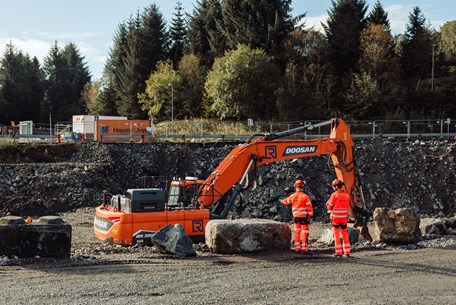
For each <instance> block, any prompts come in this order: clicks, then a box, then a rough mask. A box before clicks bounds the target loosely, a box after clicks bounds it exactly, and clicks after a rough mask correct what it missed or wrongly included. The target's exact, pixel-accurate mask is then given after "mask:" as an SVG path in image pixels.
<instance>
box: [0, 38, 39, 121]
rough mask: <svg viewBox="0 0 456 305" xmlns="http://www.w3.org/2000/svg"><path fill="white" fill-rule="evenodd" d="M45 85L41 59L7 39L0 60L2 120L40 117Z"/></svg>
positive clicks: (0, 116) (36, 118)
mask: <svg viewBox="0 0 456 305" xmlns="http://www.w3.org/2000/svg"><path fill="white" fill-rule="evenodd" d="M43 86H44V84H43V76H42V73H41V70H40V65H39V63H38V60H37V59H36V58H33V59H32V58H30V57H29V56H28V55H24V53H22V52H21V51H18V50H17V49H16V47H15V46H14V45H13V44H12V43H11V42H10V43H8V44H7V46H6V49H5V51H4V53H3V56H2V58H1V60H0V123H7V124H8V125H9V124H10V122H11V121H15V122H16V123H17V122H18V121H21V120H38V119H39V113H40V103H41V101H42V99H43V95H44V91H43V90H44V89H43Z"/></svg>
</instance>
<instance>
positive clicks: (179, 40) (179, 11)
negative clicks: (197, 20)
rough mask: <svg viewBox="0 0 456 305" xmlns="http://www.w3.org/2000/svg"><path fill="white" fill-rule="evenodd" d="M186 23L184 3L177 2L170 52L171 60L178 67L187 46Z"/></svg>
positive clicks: (172, 25)
mask: <svg viewBox="0 0 456 305" xmlns="http://www.w3.org/2000/svg"><path fill="white" fill-rule="evenodd" d="M185 23H186V21H185V18H184V14H183V8H182V3H181V2H179V1H178V2H177V6H176V8H175V12H174V17H173V19H172V20H171V27H170V31H169V34H170V40H171V42H170V43H171V46H170V50H169V58H170V59H171V60H172V61H173V63H174V66H175V67H177V65H178V63H179V61H180V59H181V58H182V56H183V55H184V46H185V44H186V39H187V38H186V36H187V33H186V24H185Z"/></svg>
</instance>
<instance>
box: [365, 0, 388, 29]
mask: <svg viewBox="0 0 456 305" xmlns="http://www.w3.org/2000/svg"><path fill="white" fill-rule="evenodd" d="M366 21H367V26H370V25H375V24H377V25H383V26H384V27H385V29H386V30H387V31H388V32H391V26H390V22H389V19H388V13H387V12H385V10H384V9H383V6H382V4H381V3H380V1H379V0H377V2H375V5H374V7H373V9H372V11H371V12H370V13H369V15H368V16H367V18H366Z"/></svg>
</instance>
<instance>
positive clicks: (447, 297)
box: [0, 210, 456, 304]
mask: <svg viewBox="0 0 456 305" xmlns="http://www.w3.org/2000/svg"><path fill="white" fill-rule="evenodd" d="M64 217H65V218H66V219H67V220H68V221H69V222H70V223H71V224H72V225H73V250H72V259H71V260H69V261H49V260H47V261H41V260H38V261H35V262H32V263H30V264H29V263H27V262H23V263H19V264H13V265H8V266H0V278H1V282H2V287H1V289H0V304H103V303H109V304H229V303H231V304H335V303H337V304H456V248H455V247H453V246H450V247H445V248H439V247H418V248H417V249H414V250H404V249H402V248H399V247H396V248H389V247H387V248H385V247H378V248H375V247H369V248H363V247H356V246H355V249H354V252H353V258H333V257H331V255H330V253H331V252H332V251H331V249H329V248H314V249H313V251H314V256H313V257H311V258H309V257H305V256H299V255H296V254H294V253H292V252H291V251H290V252H280V253H264V254H256V255H242V256H241V255H217V254H212V253H206V252H198V255H197V257H193V258H180V259H179V258H176V257H173V256H163V255H160V254H156V253H153V252H152V251H151V248H120V247H107V246H103V245H101V244H100V243H98V241H97V240H96V239H95V238H94V237H93V233H92V228H91V225H92V217H93V214H92V213H91V211H90V210H86V211H85V212H80V213H69V214H66V215H65V216H64ZM324 227H325V226H324V225H321V224H315V225H314V230H313V233H312V234H313V236H314V237H315V236H316V234H318V233H319V230H321V229H322V228H324ZM312 234H311V238H312Z"/></svg>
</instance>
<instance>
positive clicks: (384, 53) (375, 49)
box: [347, 24, 404, 118]
mask: <svg viewBox="0 0 456 305" xmlns="http://www.w3.org/2000/svg"><path fill="white" fill-rule="evenodd" d="M360 47H361V57H360V68H361V72H362V73H365V75H361V76H357V80H358V81H357V82H354V84H352V87H351V92H349V94H348V95H347V97H350V96H352V97H353V96H356V92H354V90H356V87H357V86H361V85H362V84H361V82H360V80H364V83H365V84H368V83H372V82H374V81H375V82H376V86H377V90H378V97H377V99H372V100H369V99H368V98H367V99H364V100H363V103H365V105H364V107H365V108H366V109H371V111H363V113H364V114H365V115H368V116H367V117H375V116H377V115H380V114H384V113H388V112H390V113H392V112H395V111H396V110H397V109H398V107H399V105H400V103H401V101H402V99H403V95H404V94H403V90H402V86H401V80H400V65H399V59H398V58H397V57H396V55H395V54H394V52H393V47H394V40H393V37H392V36H391V34H390V33H389V30H388V28H387V27H385V26H384V25H380V24H372V25H370V26H369V27H367V28H366V29H365V30H364V31H363V32H362V34H361V46H360ZM369 78H370V79H369ZM364 87H365V86H364ZM359 94H362V93H361V92H360V93H359ZM348 102H349V103H353V101H352V100H348ZM379 105H381V107H379ZM372 109H374V110H372ZM354 110H355V111H356V110H358V109H357V108H355V109H354ZM358 117H361V118H362V117H363V116H362V115H360V114H358Z"/></svg>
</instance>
